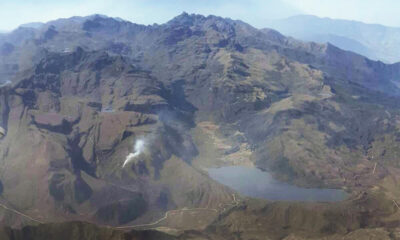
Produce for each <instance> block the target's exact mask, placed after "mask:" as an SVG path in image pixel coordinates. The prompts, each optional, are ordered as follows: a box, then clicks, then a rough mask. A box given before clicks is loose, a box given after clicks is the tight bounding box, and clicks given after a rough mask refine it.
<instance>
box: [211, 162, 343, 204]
mask: <svg viewBox="0 0 400 240" xmlns="http://www.w3.org/2000/svg"><path fill="white" fill-rule="evenodd" d="M208 174H209V175H210V177H211V178H212V179H214V180H216V181H218V182H219V183H222V184H224V185H226V186H228V187H230V188H232V189H234V190H236V191H238V192H239V193H241V194H243V195H245V196H248V197H254V198H264V199H268V200H280V201H310V202H336V201H341V200H344V199H345V198H346V197H347V193H346V192H344V191H343V190H339V189H322V188H302V187H297V186H294V185H291V184H288V183H284V182H281V181H278V180H276V179H274V178H273V177H272V175H271V174H270V173H268V172H264V171H262V170H260V169H258V168H255V167H243V166H230V167H221V168H210V169H208Z"/></svg>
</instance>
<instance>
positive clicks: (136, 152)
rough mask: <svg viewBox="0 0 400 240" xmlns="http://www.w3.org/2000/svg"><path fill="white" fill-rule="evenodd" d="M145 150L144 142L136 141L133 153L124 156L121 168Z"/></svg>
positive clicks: (142, 140) (143, 140) (141, 140)
mask: <svg viewBox="0 0 400 240" xmlns="http://www.w3.org/2000/svg"><path fill="white" fill-rule="evenodd" d="M145 149H146V140H145V139H143V138H141V139H138V140H136V142H135V147H134V152H133V153H129V154H128V156H126V158H125V161H124V164H122V168H124V167H125V165H126V164H128V163H129V162H131V161H132V160H133V159H135V158H136V157H137V156H139V155H140V154H141V153H143V151H144V150H145Z"/></svg>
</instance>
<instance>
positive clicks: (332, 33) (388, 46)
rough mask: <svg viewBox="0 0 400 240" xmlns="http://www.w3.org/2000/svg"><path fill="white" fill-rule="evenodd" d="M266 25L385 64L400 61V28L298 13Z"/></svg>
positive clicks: (290, 34) (299, 37) (295, 36)
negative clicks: (399, 43)
mask: <svg viewBox="0 0 400 240" xmlns="http://www.w3.org/2000/svg"><path fill="white" fill-rule="evenodd" d="M266 25H267V27H270V28H273V29H276V30H278V31H280V32H281V33H282V34H285V35H288V36H291V37H294V38H296V39H301V40H304V41H314V42H317V43H327V42H330V43H331V44H333V45H335V46H337V47H340V48H342V49H344V50H349V51H352V52H356V53H358V54H361V55H364V56H366V57H368V58H370V59H374V60H380V61H383V62H386V63H395V62H399V61H400V58H399V54H400V47H399V45H398V42H399V40H400V28H397V27H387V26H383V25H379V24H366V23H362V22H357V21H350V20H339V19H330V18H319V17H316V16H312V15H298V16H293V17H289V18H286V19H282V20H273V21H269V22H268V23H267V24H266Z"/></svg>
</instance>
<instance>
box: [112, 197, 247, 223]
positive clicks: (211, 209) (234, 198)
mask: <svg viewBox="0 0 400 240" xmlns="http://www.w3.org/2000/svg"><path fill="white" fill-rule="evenodd" d="M232 198H233V203H227V204H225V205H230V206H232V207H235V206H237V205H239V203H240V202H239V201H238V200H237V199H236V195H235V194H232ZM225 210H226V207H224V208H223V210H222V212H224V211H225ZM189 211H213V212H216V213H218V212H219V210H218V209H215V208H183V209H175V210H169V211H167V212H166V213H165V215H164V217H162V218H160V219H158V220H157V221H155V222H152V223H146V224H136V225H129V226H121V227H114V228H116V229H127V228H139V227H150V226H154V225H157V224H159V223H160V222H162V221H164V220H166V219H167V218H168V216H169V215H171V214H174V213H179V212H189Z"/></svg>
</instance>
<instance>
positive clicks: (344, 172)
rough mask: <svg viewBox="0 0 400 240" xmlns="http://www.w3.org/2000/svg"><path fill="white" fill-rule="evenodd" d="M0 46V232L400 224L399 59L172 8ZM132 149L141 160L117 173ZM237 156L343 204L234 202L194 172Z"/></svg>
mask: <svg viewBox="0 0 400 240" xmlns="http://www.w3.org/2000/svg"><path fill="white" fill-rule="evenodd" d="M19 35H21V36H19ZM17 38H18V39H19V40H18V41H16V40H15V39H17ZM10 44H11V45H12V46H11V45H10ZM0 46H3V47H4V48H7V49H8V50H7V51H5V52H2V53H1V54H2V55H1V57H2V58H1V59H2V62H0V66H1V67H2V69H3V72H2V74H3V75H2V76H5V77H4V78H3V82H5V81H6V80H10V81H11V83H9V84H6V85H5V86H2V87H1V94H2V95H1V98H0V107H1V113H2V115H1V121H0V124H1V126H2V127H3V128H4V129H5V130H6V135H5V137H4V138H2V139H1V140H0V141H1V145H0V156H2V157H1V159H0V160H1V164H0V165H1V168H0V180H1V190H2V192H1V202H0V203H1V204H2V205H3V206H8V207H9V208H12V209H14V210H15V211H16V212H13V213H10V211H9V210H7V209H5V210H4V211H3V212H1V215H0V216H1V219H2V221H3V224H7V225H13V226H20V225H26V224H27V223H32V222H35V221H36V222H53V221H65V220H85V221H92V222H95V223H98V224H102V225H132V224H134V225H136V224H142V223H154V222H155V223H157V224H154V226H156V227H160V226H167V227H169V228H171V229H198V230H199V229H203V230H204V232H203V233H204V234H206V235H207V236H208V235H212V236H215V237H216V238H217V239H218V237H221V236H224V235H226V236H232V238H233V236H242V238H243V239H250V238H251V234H255V235H258V236H260V235H263V234H264V235H268V236H270V237H271V239H281V238H283V237H286V236H288V235H290V234H291V233H294V234H300V236H303V235H304V236H306V237H319V236H325V235H332V234H335V233H338V234H341V235H345V234H348V233H349V232H350V231H356V230H357V229H359V228H379V227H384V228H385V229H386V230H384V231H388V232H393V231H394V230H393V228H395V227H396V226H398V224H399V222H398V220H396V219H398V218H397V217H398V214H399V212H398V210H399V209H398V208H396V205H394V204H393V203H396V200H398V201H400V192H398V190H396V187H395V186H396V184H397V182H398V179H397V177H396V176H397V172H398V168H399V164H400V163H399V161H398V159H397V152H399V150H400V149H399V144H398V136H399V120H400V118H399V117H400V115H399V107H398V105H397V102H398V100H399V93H400V89H399V88H398V87H397V86H398V84H399V75H400V67H399V65H398V64H394V65H385V64H383V63H381V62H375V61H372V60H369V59H367V58H365V57H363V56H360V55H357V54H354V53H351V52H346V51H343V50H341V49H339V48H337V47H335V46H333V45H330V44H327V45H318V44H314V43H304V42H300V41H296V40H294V39H290V38H286V37H284V36H283V35H281V34H279V33H278V32H276V31H273V30H258V29H255V28H253V27H251V26H249V25H247V24H245V23H243V22H240V21H233V20H230V19H223V18H219V17H215V16H209V17H204V16H201V15H188V14H186V13H184V14H182V15H180V16H178V17H176V18H174V19H172V20H171V21H169V22H168V23H166V24H163V25H153V26H142V25H137V24H133V23H130V22H125V21H120V20H116V19H112V18H107V17H104V16H98V15H95V16H90V17H83V18H81V17H74V18H71V19H61V20H56V21H53V22H49V23H47V24H45V25H43V26H42V27H40V28H39V29H31V28H20V29H17V30H16V31H14V32H12V33H10V34H8V35H6V36H3V37H1V39H0ZM7 46H8V47H7ZM10 66H12V67H11V68H10ZM6 70H7V71H6ZM210 129H211V130H210ZM210 134H212V136H211V137H210V136H209V135H210ZM210 139H211V140H210ZM215 139H218V141H219V142H217V141H216V140H215ZM204 141H211V143H210V145H212V147H207V144H204V143H203V142H204ZM212 141H215V142H212ZM138 142H142V143H143V146H144V147H143V149H144V150H140V151H138V150H137V149H139V147H137V148H136V147H135V145H136V144H137V143H138ZM222 142H223V144H224V147H223V148H222V149H224V151H222V153H221V152H218V151H219V150H218V149H217V148H218V147H215V146H217V145H221V144H222ZM226 146H227V147H226ZM214 147H215V148H216V150H215V151H214V150H213V149H214ZM130 153H131V154H135V153H137V154H138V155H139V156H138V157H135V158H133V159H131V161H130V162H129V164H128V165H126V166H125V167H122V166H123V163H124V161H125V160H126V158H127V156H128V155H129V154H130ZM135 156H136V155H135ZM243 156H245V157H244V158H245V159H243ZM238 157H241V158H242V159H241V161H237V158H238ZM237 162H240V163H243V162H246V164H254V165H256V166H257V167H260V168H262V169H266V170H270V171H272V173H273V174H274V175H275V176H276V177H277V178H280V179H283V180H285V181H288V182H292V183H295V184H298V185H304V186H315V187H334V188H347V189H348V190H349V192H350V193H351V197H350V198H349V199H348V200H347V201H345V202H343V203H336V204H325V203H321V204H311V205H308V204H304V203H288V204H286V203H276V204H275V203H270V202H262V203H257V202H254V201H252V200H248V199H242V198H241V200H240V204H239V202H238V201H237V199H236V196H238V195H237V193H234V192H233V191H232V190H230V189H227V188H226V187H224V186H221V185H220V184H218V183H215V182H214V181H212V180H210V179H209V178H208V176H207V174H206V173H205V172H204V171H203V168H204V167H206V166H213V165H214V166H217V165H223V164H236V163H237ZM232 198H233V199H232ZM238 198H239V196H238ZM171 209H181V211H180V212H171V211H170V212H168V210H171ZM310 209H311V210H310ZM314 210H315V213H313V212H312V211H314ZM350 210H351V211H350ZM185 211H186V212H189V211H192V213H190V214H189V213H188V214H186V213H185ZM18 212H19V213H23V214H26V215H28V216H30V217H31V218H33V220H32V219H30V220H29V219H28V220H27V219H26V217H25V218H24V217H23V216H22V215H21V214H17V213H18ZM260 212H261V213H262V214H259V213H260ZM345 212H348V214H347V213H345ZM177 213H180V214H177ZM313 214H315V215H313ZM10 215H11V216H10ZM17 215H19V216H17ZM21 216H22V217H21ZM163 216H165V219H166V220H165V221H164V220H163ZM309 218H310V220H309V221H308V220H307V221H305V222H303V221H300V220H298V219H309ZM311 218H312V219H314V218H315V219H319V220H320V221H319V222H318V223H319V224H317V225H315V224H314V222H313V221H314V220H312V219H311ZM157 219H161V220H163V222H162V223H161V224H158V223H159V222H158V221H157ZM344 219H350V220H348V221H347V222H346V221H344ZM258 224H261V225H258ZM265 225H268V226H274V227H273V228H274V229H278V230H277V232H274V231H272V230H271V231H264V230H263V229H261V227H264V226H265ZM151 226H152V227H153V225H151ZM257 226H261V227H257ZM388 229H389V230H388ZM203 233H200V232H196V234H203ZM185 234H189V233H187V232H186V233H185ZM193 234H194V233H193ZM246 234H247V235H246ZM307 234H308V235H307ZM186 236H187V235H186ZM233 239H234V238H233ZM238 239H240V238H239V237H238Z"/></svg>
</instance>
